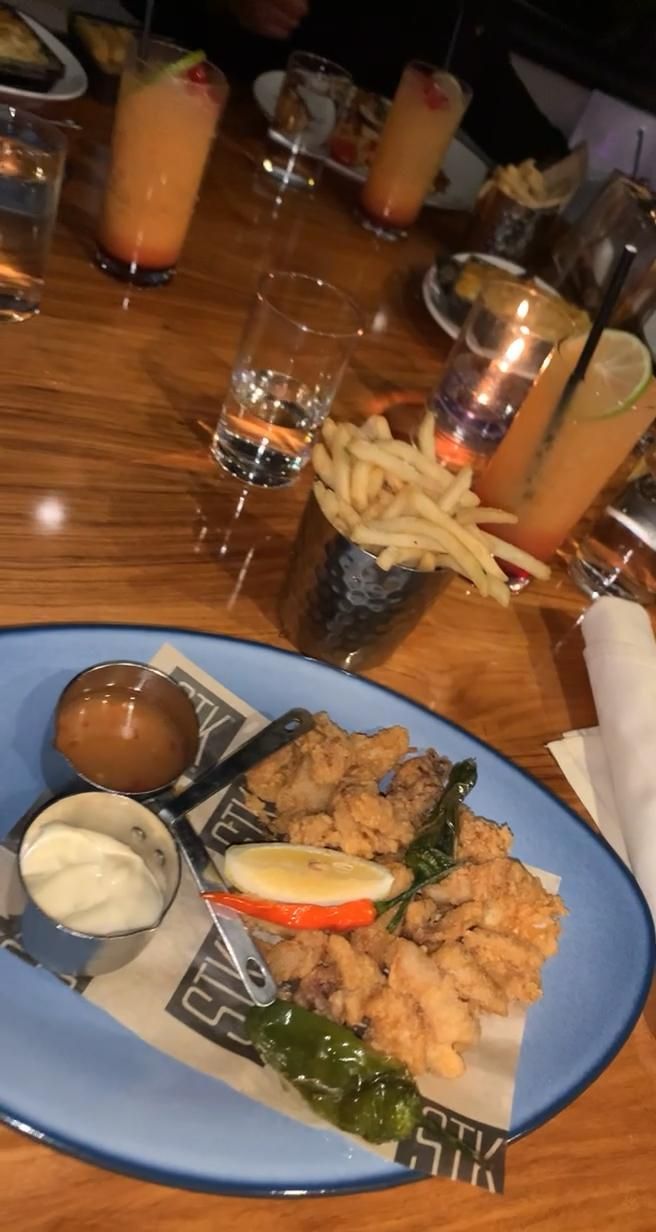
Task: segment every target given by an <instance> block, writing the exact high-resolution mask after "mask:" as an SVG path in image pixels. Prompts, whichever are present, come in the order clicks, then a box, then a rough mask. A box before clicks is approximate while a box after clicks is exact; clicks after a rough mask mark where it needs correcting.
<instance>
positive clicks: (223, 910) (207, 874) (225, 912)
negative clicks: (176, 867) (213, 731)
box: [148, 709, 314, 1005]
mask: <svg viewBox="0 0 656 1232" xmlns="http://www.w3.org/2000/svg"><path fill="white" fill-rule="evenodd" d="M313 726H314V719H313V718H312V715H311V714H310V713H309V711H307V710H301V709H296V710H288V711H287V713H286V714H283V715H281V716H280V718H279V719H274V721H273V723H269V726H268V727H265V728H264V730H263V731H261V732H259V734H258V735H257V736H254V737H253V739H252V740H249V741H248V742H247V743H246V744H243V745H242V746H241V748H240V749H237V751H236V752H235V753H233V754H232V756H231V757H228V758H226V760H225V761H222V762H219V764H218V766H213V767H212V768H211V769H210V770H208V771H207V772H206V773H205V774H203V775H202V776H201V777H200V778H199V779H197V780H196V782H195V783H192V785H191V786H190V787H187V788H186V790H185V791H183V792H181V793H180V795H178V796H176V795H175V794H174V793H173V792H167V793H166V795H160V796H157V797H154V798H153V799H152V800H150V801H149V802H148V807H149V808H152V809H153V811H154V812H156V813H157V815H158V816H159V817H160V818H161V820H162V821H164V822H165V823H166V825H168V826H169V827H170V829H171V831H172V833H173V835H174V837H175V839H176V842H177V843H178V846H179V848H180V851H181V853H182V855H183V857H184V859H185V861H186V864H187V866H188V868H189V871H190V873H191V875H192V877H193V879H194V881H195V882H196V885H197V886H198V889H199V890H200V891H201V893H202V892H203V891H205V890H216V889H221V890H225V889H227V888H228V887H227V886H226V883H225V881H224V880H223V878H222V876H221V874H220V872H219V870H218V868H217V866H216V864H215V863H214V861H213V859H212V857H211V856H210V854H209V852H208V850H207V848H206V846H205V844H204V842H203V840H202V839H201V838H199V837H198V835H197V834H196V831H195V830H194V829H193V827H192V826H191V825H190V823H189V821H188V820H187V813H189V812H191V810H192V809H194V808H197V806H198V805H199V804H202V803H203V802H204V801H205V800H207V799H209V797H210V796H213V795H214V793H215V792H217V791H220V790H221V788H223V787H227V786H228V784H229V783H231V782H232V781H233V779H235V778H237V776H238V775H240V774H245V772H246V771H247V770H251V769H252V768H253V766H255V765H257V763H258V762H260V761H263V760H264V758H265V757H270V756H271V754H272V753H276V752H277V751H278V749H282V748H284V747H285V745H287V744H289V743H290V742H291V741H292V740H295V739H296V738H297V736H301V735H303V733H304V732H306V731H309V730H310V728H312V727H313ZM203 901H204V903H205V906H206V908H207V910H208V912H209V914H210V916H211V917H212V920H213V921H214V926H215V928H216V930H217V932H218V934H219V936H220V938H221V940H222V942H223V944H224V946H225V948H226V950H227V952H228V954H229V955H230V958H231V960H232V964H233V966H234V968H235V971H236V972H237V974H238V975H239V978H240V979H241V981H242V983H243V985H244V988H245V989H246V991H247V993H248V995H249V997H250V998H251V1000H252V1001H253V1002H254V1003H255V1005H270V1004H271V1002H272V1001H275V998H276V995H277V991H278V990H277V987H276V983H275V980H274V978H273V976H272V975H271V972H270V971H269V968H268V967H267V965H266V963H265V961H264V959H263V958H262V955H261V954H260V952H259V950H258V948H257V946H256V945H255V942H254V941H253V940H252V939H251V936H250V933H249V932H248V929H247V928H246V926H245V925H244V924H243V922H242V919H241V916H240V915H239V914H238V913H237V912H236V911H232V910H231V909H230V908H228V907H219V906H217V905H216V904H215V903H211V902H209V901H208V900H207V899H204V900H203Z"/></svg>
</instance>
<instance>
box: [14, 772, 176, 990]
mask: <svg viewBox="0 0 656 1232" xmlns="http://www.w3.org/2000/svg"><path fill="white" fill-rule="evenodd" d="M55 821H56V822H62V823H65V824H66V825H69V826H77V827H80V828H84V829H87V830H95V831H97V832H98V833H100V834H108V835H110V836H111V837H112V838H115V839H118V840H119V842H121V843H125V845H126V846H127V847H130V848H131V849H132V851H134V852H136V853H137V855H139V856H140V857H141V859H142V860H143V861H144V864H145V865H146V867H147V868H148V869H149V870H150V872H151V873H152V874H153V876H154V878H155V880H156V881H157V884H158V885H159V887H160V889H161V891H162V910H161V912H160V914H159V917H158V918H157V919H156V920H155V921H154V922H153V923H152V924H151V925H150V926H149V927H147V928H133V929H126V930H125V931H124V932H114V933H108V934H106V935H103V936H94V935H93V934H90V933H81V932H77V931H76V930H75V929H73V928H69V927H68V926H67V925H66V924H62V923H61V921H59V920H55V919H53V918H52V917H51V916H49V915H46V913H45V911H43V910H42V909H41V907H39V906H38V904H37V903H36V902H35V901H34V899H33V898H32V895H31V894H30V891H29V889H28V887H27V884H26V882H25V879H24V876H23V857H24V853H25V851H26V849H27V847H28V845H29V844H30V843H32V842H33V841H34V840H35V839H36V838H37V837H38V835H39V833H40V832H41V830H43V828H44V826H46V825H48V824H49V823H50V822H55ZM16 874H17V876H16V880H17V883H18V884H17V886H15V897H14V901H15V902H16V905H17V910H16V914H17V915H18V916H19V917H20V924H19V926H20V932H21V940H22V943H23V947H24V949H25V950H26V951H27V953H28V954H30V955H31V957H32V958H34V959H35V960H36V961H37V962H39V963H41V964H42V966H44V967H48V968H49V970H50V971H55V972H57V973H58V974H60V975H77V976H80V975H81V976H85V975H86V976H92V975H105V974H106V973H107V972H108V971H116V970H117V969H118V968H119V967H122V966H124V965H125V963H128V962H131V961H132V959H133V958H136V956H137V954H139V953H141V950H143V948H144V946H146V945H147V944H148V942H149V941H150V939H151V937H152V936H153V935H154V934H155V932H156V931H157V929H158V928H159V926H160V924H161V923H162V920H163V919H164V917H165V916H166V914H167V912H168V910H169V908H170V907H171V904H172V902H173V900H174V898H175V896H176V893H177V891H178V886H179V884H180V854H179V851H178V847H177V844H176V842H175V839H174V837H173V835H172V834H171V832H170V831H169V828H168V826H166V825H165V824H164V822H163V821H160V819H159V817H157V816H156V814H155V813H152V812H151V811H150V809H148V808H146V806H145V805H143V804H139V802H138V801H137V800H131V799H130V798H129V797H128V796H119V795H114V794H112V793H109V792H107V793H103V792H98V791H85V792H80V793H79V794H77V795H71V796H62V797H60V799H59V800H56V801H55V803H54V804H50V805H48V806H47V807H46V808H44V809H43V811H42V812H40V813H39V814H38V815H37V816H36V817H35V818H34V820H33V821H32V822H31V823H30V824H29V825H28V827H27V828H26V830H25V832H24V834H23V836H22V838H21V841H20V846H19V848H18V853H17V858H16Z"/></svg>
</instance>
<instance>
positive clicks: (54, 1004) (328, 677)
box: [0, 625, 654, 1195]
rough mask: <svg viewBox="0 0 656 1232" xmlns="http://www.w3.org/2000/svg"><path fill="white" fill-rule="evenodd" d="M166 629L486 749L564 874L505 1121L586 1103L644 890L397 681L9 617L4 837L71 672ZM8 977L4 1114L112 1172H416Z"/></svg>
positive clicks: (24, 978)
mask: <svg viewBox="0 0 656 1232" xmlns="http://www.w3.org/2000/svg"><path fill="white" fill-rule="evenodd" d="M164 641H170V642H173V643H174V644H175V646H176V647H177V648H178V649H179V650H180V651H181V652H182V653H183V654H185V655H187V656H188V657H189V658H190V659H192V660H194V661H195V662H196V663H198V664H199V665H200V666H201V667H203V668H205V669H206V670H207V671H208V672H209V673H210V674H211V675H213V676H214V677H216V679H218V680H220V681H221V682H222V683H223V684H224V685H226V686H227V687H228V688H230V689H232V690H233V691H234V692H235V693H237V694H238V695H239V696H240V697H243V698H245V699H246V700H247V701H249V702H250V703H251V704H252V705H253V706H255V707H256V708H257V709H258V710H260V711H262V712H263V713H264V714H266V715H269V716H274V715H275V714H278V713H280V711H281V710H283V709H286V708H287V707H289V706H307V707H309V708H310V709H317V708H318V707H321V708H323V709H326V710H327V711H329V713H330V714H331V716H332V717H333V718H334V719H335V720H336V721H337V722H338V723H341V724H342V725H343V726H344V727H347V728H352V729H358V730H363V729H364V730H367V729H371V728H372V727H378V726H381V725H385V726H387V725H389V724H393V723H401V724H404V725H405V726H406V727H407V728H408V729H409V731H410V735H411V739H412V742H413V743H414V744H416V745H419V746H426V745H434V746H435V748H437V749H439V750H440V752H442V753H445V754H447V755H448V756H449V757H451V758H453V759H454V760H457V759H460V758H463V757H466V756H474V757H476V758H477V760H478V767H479V782H478V786H477V787H476V790H475V792H474V794H473V796H472V804H473V806H474V807H475V808H477V809H478V810H479V811H480V812H482V813H484V814H485V815H486V816H488V817H494V818H496V819H498V820H500V821H507V822H508V823H509V824H510V826H511V827H512V829H513V831H514V833H515V844H514V854H516V855H517V856H518V857H519V858H520V859H522V860H524V861H526V862H527V863H529V864H534V865H537V866H538V867H540V868H543V869H547V870H550V871H552V872H556V873H559V874H560V875H561V877H562V884H561V891H562V894H563V897H564V899H565V902H566V904H567V907H568V908H569V912H570V914H569V916H568V917H567V919H566V921H565V924H564V928H563V933H562V940H561V945H560V950H559V953H558V955H557V957H556V958H554V959H551V960H550V961H549V962H548V963H547V964H546V967H545V971H544V997H543V999H542V1001H540V1002H539V1004H537V1005H535V1006H534V1007H532V1008H531V1009H530V1010H529V1013H528V1017H527V1023H526V1033H525V1036H524V1042H523V1045H522V1052H521V1058H520V1065H519V1073H518V1079H517V1087H516V1093H515V1102H514V1107H513V1113H512V1125H511V1134H512V1136H514V1137H518V1136H520V1135H522V1134H525V1133H528V1131H529V1130H531V1129H534V1128H535V1127H536V1126H538V1125H540V1124H541V1123H542V1122H544V1121H546V1120H547V1119H548V1118H549V1117H551V1116H553V1115H554V1113H556V1112H557V1111H558V1110H559V1109H560V1108H562V1107H564V1105H565V1104H567V1103H569V1101H570V1100H572V1099H574V1097H575V1096H576V1095H577V1094H578V1093H579V1092H580V1091H581V1090H583V1088H584V1087H585V1086H586V1085H587V1084H588V1083H590V1082H592V1080H593V1079H594V1078H595V1077H596V1076H597V1075H598V1074H599V1073H600V1071H601V1070H602V1069H603V1068H604V1066H606V1065H607V1064H608V1062H609V1061H610V1060H611V1058H612V1057H613V1056H614V1054H615V1053H616V1052H617V1050H618V1048H619V1047H620V1046H621V1044H622V1043H623V1042H624V1040H625V1039H626V1037H627V1035H628V1034H629V1032H630V1031H631V1029H632V1027H633V1025H634V1023H635V1021H636V1019H637V1017H638V1015H639V1013H640V1010H641V1008H642V1004H643V1001H644V998H645V995H646V991H647V986H648V983H649V981H650V979H651V971H652V966H653V957H654V943H653V929H652V923H651V918H650V916H649V914H648V911H647V908H646V906H645V903H644V900H643V898H642V896H641V894H640V892H639V890H638V889H637V887H636V884H635V882H634V881H633V879H632V877H630V876H629V875H628V874H627V872H626V871H625V869H624V867H623V865H622V864H621V863H620V862H619V861H618V860H617V859H616V857H615V856H614V855H613V853H612V852H611V851H610V849H609V848H608V847H607V846H606V844H605V843H603V842H602V841H601V840H600V839H598V838H596V837H595V835H594V834H593V833H592V832H591V831H590V830H589V829H588V827H587V826H586V825H585V824H584V823H583V822H582V821H581V820H580V819H579V818H578V817H576V816H575V814H574V813H572V812H570V811H569V810H568V809H566V808H565V807H564V806H563V805H562V804H560V803H559V802H558V800H557V799H556V798H555V797H554V796H552V795H551V794H550V793H549V792H548V791H546V790H545V789H544V788H542V787H541V786H540V785H539V784H538V783H537V782H535V781H534V780H533V779H531V778H529V777H528V776H527V775H525V774H524V773H523V772H522V771H520V770H519V769H517V767H516V766H513V765H512V764H511V763H510V762H508V761H506V760H505V759H504V758H503V757H500V756H499V754H498V753H495V752H494V751H493V750H492V749H491V748H489V747H488V746H487V745H485V744H482V743H481V742H480V741H478V740H476V739H475V738H474V737H473V736H470V735H468V733H467V732H465V731H463V730H462V729H461V728H459V727H456V726H454V725H453V724H452V723H449V722H447V721H446V720H445V719H440V718H437V717H436V716H435V715H434V714H431V713H430V712H429V711H428V710H424V709H423V708H422V707H421V706H418V705H416V704H414V703H413V702H411V701H408V700H407V699H406V698H404V697H401V696H399V695H398V694H395V693H390V692H388V691H387V690H385V689H383V688H381V687H380V686H378V685H375V684H372V683H370V682H369V681H367V680H363V679H359V678H357V677H352V676H347V675H345V674H343V673H342V672H338V671H335V670H333V669H332V668H329V667H325V666H323V665H322V664H319V663H315V662H313V661H312V660H310V659H303V658H301V657H300V656H298V655H289V654H287V653H285V652H283V651H280V650H275V649H272V648H270V647H267V646H261V645H256V644H253V643H249V642H240V641H235V640H232V639H229V638H221V637H210V636H205V635H203V634H195V633H183V632H179V631H177V630H174V629H141V628H125V627H116V626H110V627H104V626H97V625H96V626H91V627H89V626H59V627H54V628H53V627H45V628H32V629H22V630H6V631H4V632H0V698H1V699H2V701H1V705H0V750H1V751H0V766H1V767H2V777H1V780H0V781H1V792H2V795H1V799H2V812H1V818H2V821H1V824H2V826H3V831H2V832H3V833H6V832H7V830H8V829H9V828H10V827H11V825H12V824H13V823H14V822H15V821H16V819H17V818H18V817H19V816H20V815H21V813H22V812H23V811H24V810H25V809H26V808H27V807H28V805H29V804H31V803H32V801H33V800H34V798H35V797H36V796H37V795H38V794H39V793H40V791H42V789H43V784H44V768H45V769H47V766H46V767H44V764H43V761H42V759H43V758H44V757H45V758H46V759H47V756H48V754H47V752H46V753H45V754H44V737H45V735H46V732H47V729H48V726H49V723H50V720H51V715H52V710H53V707H54V704H55V701H56V698H57V696H58V694H59V692H60V690H61V689H62V687H63V685H64V684H65V683H66V681H67V680H69V679H70V677H71V676H72V675H74V674H75V673H76V672H78V671H79V670H80V668H82V667H85V666H87V665H89V664H91V663H95V662H98V661H99V660H102V659H144V660H147V659H149V658H151V657H152V655H153V654H154V653H155V651H156V650H157V649H158V648H159V647H160V646H161V645H162V643H163V642H164ZM0 981H1V985H2V998H1V1000H0V1117H2V1118H3V1119H4V1120H5V1121H6V1122H8V1123H9V1124H11V1125H13V1126H15V1127H16V1128H17V1129H20V1130H23V1131H24V1132H27V1133H31V1134H33V1135H34V1136H36V1137H38V1138H40V1139H45V1140H46V1141H48V1142H50V1143H51V1144H52V1145H54V1146H57V1147H60V1148H61V1149H63V1150H65V1151H69V1152H70V1153H72V1154H74V1155H78V1156H80V1157H81V1158H83V1159H86V1160H89V1161H91V1162H93V1163H96V1164H100V1165H102V1166H104V1167H108V1168H115V1169H118V1170H120V1171H122V1172H128V1173H131V1174H133V1175H136V1176H141V1177H144V1178H147V1179H149V1180H156V1181H161V1182H165V1183H167V1184H170V1185H179V1186H185V1187H188V1188H194V1189H203V1190H209V1191H216V1192H222V1193H243V1194H253V1195H256V1194H281V1193H283V1194H303V1193H326V1192H344V1191H349V1190H351V1191H353V1190H361V1189H372V1188H377V1187H383V1186H388V1185H394V1184H399V1183H400V1182H403V1181H405V1180H411V1179H412V1178H413V1177H414V1176H415V1175H416V1174H414V1173H411V1172H408V1171H407V1170H406V1169H404V1168H402V1167H399V1166H398V1165H395V1164H389V1163H387V1162H385V1161H384V1160H381V1159H379V1158H378V1157H376V1156H375V1155H373V1154H369V1153H368V1152H367V1151H365V1150H362V1149H360V1148H357V1147H354V1146H353V1145H352V1144H351V1142H349V1141H348V1140H347V1139H346V1138H342V1137H340V1136H339V1135H338V1134H334V1133H331V1132H330V1131H328V1130H327V1131H326V1133H325V1134H324V1133H321V1132H316V1131H314V1132H308V1131H307V1130H306V1129H304V1128H303V1127H302V1126H300V1125H297V1124H296V1123H294V1122H293V1121H290V1120H288V1119H287V1118H285V1117H282V1116H279V1115H277V1114H275V1113H273V1112H270V1111H268V1110H267V1109H265V1108H262V1107H260V1106H259V1105H257V1104H254V1103H252V1102H251V1101H250V1100H248V1099H246V1098H243V1097H242V1096H239V1095H237V1094H235V1092H234V1091H232V1090H230V1089H229V1088H228V1087H226V1086H224V1085H223V1084H222V1083H219V1082H217V1081H216V1080H214V1079H211V1078H207V1077H205V1076H204V1075H202V1074H200V1073H197V1072H196V1071H195V1070H192V1069H190V1068H188V1067H187V1066H185V1065H181V1064H180V1063H179V1062H176V1061H173V1060H171V1059H170V1058H168V1057H166V1056H165V1055H164V1054H162V1053H159V1052H157V1051H155V1050H154V1049H152V1048H150V1047H148V1046H147V1045H146V1044H143V1043H142V1042H141V1041H140V1040H139V1039H137V1037H136V1036H134V1035H132V1034H131V1033H130V1032H129V1031H127V1030H125V1029H124V1028H123V1027H121V1026H119V1025H118V1023H116V1022H115V1021H114V1020H113V1019H111V1018H109V1017H108V1016H107V1015H105V1014H104V1013H103V1012H102V1011H100V1010H98V1009H97V1008H96V1007H94V1006H93V1005H90V1004H89V1003H88V1002H87V1001H85V1000H83V999H82V998H80V997H72V996H71V994H70V992H69V991H68V990H67V989H66V988H64V987H63V986H62V985H61V984H60V983H59V981H58V980H56V979H55V978H54V977H53V976H51V975H49V974H48V973H47V972H45V971H41V970H38V969H33V968H31V967H30V966H28V965H27V963H22V962H17V961H16V959H15V958H14V957H12V955H11V954H10V953H7V952H6V951H5V950H4V949H2V950H0Z"/></svg>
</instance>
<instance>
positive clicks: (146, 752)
mask: <svg viewBox="0 0 656 1232" xmlns="http://www.w3.org/2000/svg"><path fill="white" fill-rule="evenodd" d="M56 747H57V748H58V749H59V752H60V753H63V755H64V757H67V758H68V760H69V761H70V762H71V763H72V764H73V766H74V767H75V769H76V770H77V771H78V772H79V773H80V774H82V775H83V776H84V777H85V778H87V779H89V780H90V782H92V783H97V784H98V786H99V787H107V788H109V789H110V790H112V791H123V792H146V791H155V790H157V789H158V788H160V787H163V786H165V785H166V784H167V783H170V782H172V780H173V779H177V778H178V776H179V775H180V774H182V772H183V770H186V769H187V767H188V764H189V752H188V748H187V747H186V743H185V739H184V736H183V735H182V733H181V732H180V731H179V729H178V727H177V725H176V723H175V722H174V720H173V719H172V718H171V717H170V715H168V714H167V713H166V711H165V710H164V709H161V708H160V707H158V706H156V705H154V704H153V702H151V701H150V700H149V699H148V698H147V697H144V695H143V693H141V692H139V691H138V690H136V689H131V688H128V687H126V686H125V685H113V686H111V687H106V688H103V689H102V690H100V689H99V690H98V691H97V692H90V693H88V694H85V695H84V696H82V697H72V698H70V700H68V701H67V700H66V699H64V701H63V704H62V706H61V708H60V710H59V714H58V717H57V734H56Z"/></svg>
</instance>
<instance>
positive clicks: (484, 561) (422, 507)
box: [412, 492, 505, 581]
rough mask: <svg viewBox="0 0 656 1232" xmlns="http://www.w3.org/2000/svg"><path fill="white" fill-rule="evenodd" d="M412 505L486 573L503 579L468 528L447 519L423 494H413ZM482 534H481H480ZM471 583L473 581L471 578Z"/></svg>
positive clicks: (502, 575)
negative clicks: (456, 543)
mask: <svg viewBox="0 0 656 1232" xmlns="http://www.w3.org/2000/svg"><path fill="white" fill-rule="evenodd" d="M412 505H413V508H414V509H415V510H416V512H417V513H418V514H419V515H420V516H421V517H423V518H427V519H428V521H429V522H434V523H435V525H436V526H439V527H440V528H441V529H443V530H445V531H448V533H449V534H450V535H451V536H452V537H453V538H454V539H456V540H457V541H458V542H459V543H461V544H462V546H463V547H464V549H465V551H467V552H469V553H470V555H472V556H473V557H474V558H475V560H476V561H477V562H478V563H479V565H481V566H482V568H483V569H484V570H485V572H486V573H489V574H492V576H493V577H498V578H502V579H503V578H504V577H505V574H504V572H503V570H502V569H501V568H500V567H499V565H498V564H497V562H496V561H495V560H494V559H493V557H492V553H491V552H490V551H487V552H486V550H485V546H484V545H483V544H482V543H481V540H480V537H479V536H478V535H475V534H474V533H473V532H472V529H471V528H470V527H468V526H460V524H459V523H458V522H456V521H455V519H454V518H451V517H449V515H448V514H447V513H444V512H443V511H442V510H441V509H439V508H438V506H437V505H436V504H435V502H434V501H432V500H429V499H428V497H427V496H425V494H424V493H423V492H414V493H413V495H412ZM481 533H482V532H481ZM455 556H456V559H459V557H458V553H457V552H456V553H455ZM472 581H474V579H473V578H472Z"/></svg>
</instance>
